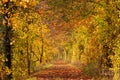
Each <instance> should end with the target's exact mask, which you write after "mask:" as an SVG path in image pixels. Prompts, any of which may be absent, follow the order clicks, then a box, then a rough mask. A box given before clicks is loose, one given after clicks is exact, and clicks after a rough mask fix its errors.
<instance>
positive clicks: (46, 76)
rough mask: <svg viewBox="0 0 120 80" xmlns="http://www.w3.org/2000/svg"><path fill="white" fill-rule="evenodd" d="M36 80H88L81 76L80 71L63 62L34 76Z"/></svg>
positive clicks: (86, 77) (58, 62)
mask: <svg viewBox="0 0 120 80" xmlns="http://www.w3.org/2000/svg"><path fill="white" fill-rule="evenodd" d="M35 76H36V77H37V79H38V80H90V78H89V77H88V76H84V75H82V69H80V68H77V67H74V66H71V65H69V64H67V63H66V62H64V61H57V62H56V63H54V64H53V66H52V67H50V68H48V69H45V70H42V71H41V72H40V73H39V74H36V75H35Z"/></svg>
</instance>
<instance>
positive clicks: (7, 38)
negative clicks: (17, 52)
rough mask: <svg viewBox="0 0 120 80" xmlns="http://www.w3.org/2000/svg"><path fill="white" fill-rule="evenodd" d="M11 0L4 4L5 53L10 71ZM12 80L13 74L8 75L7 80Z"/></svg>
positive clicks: (6, 65)
mask: <svg viewBox="0 0 120 80" xmlns="http://www.w3.org/2000/svg"><path fill="white" fill-rule="evenodd" d="M9 2H10V1H9V0H8V1H7V2H6V3H4V5H6V6H5V7H4V11H5V13H4V19H3V20H4V23H3V25H4V26H5V36H4V49H5V50H4V51H5V67H7V68H8V69H9V70H11V45H10V38H11V32H12V31H11V27H10V25H9V18H10V14H9V11H7V10H8V9H9ZM11 79H12V73H10V74H6V77H5V80H11Z"/></svg>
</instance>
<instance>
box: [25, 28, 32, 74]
mask: <svg viewBox="0 0 120 80" xmlns="http://www.w3.org/2000/svg"><path fill="white" fill-rule="evenodd" d="M28 32H29V29H28V26H27V38H26V40H27V42H26V43H27V69H28V75H30V65H31V64H30V53H29V36H28Z"/></svg>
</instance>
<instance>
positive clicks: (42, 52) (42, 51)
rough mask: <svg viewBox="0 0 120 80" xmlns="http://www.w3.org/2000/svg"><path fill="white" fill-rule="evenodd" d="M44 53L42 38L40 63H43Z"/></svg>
mask: <svg viewBox="0 0 120 80" xmlns="http://www.w3.org/2000/svg"><path fill="white" fill-rule="evenodd" d="M43 54H44V41H43V38H42V46H41V55H40V63H42V62H43V61H42V58H43Z"/></svg>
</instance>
